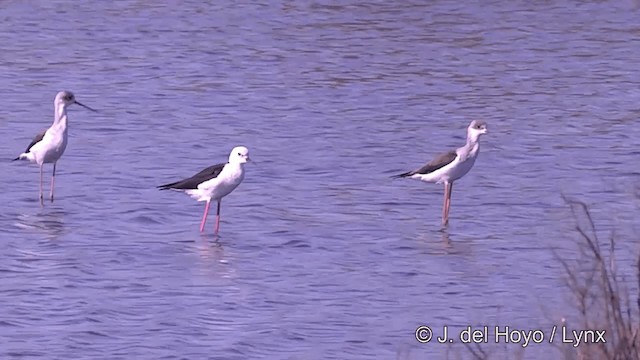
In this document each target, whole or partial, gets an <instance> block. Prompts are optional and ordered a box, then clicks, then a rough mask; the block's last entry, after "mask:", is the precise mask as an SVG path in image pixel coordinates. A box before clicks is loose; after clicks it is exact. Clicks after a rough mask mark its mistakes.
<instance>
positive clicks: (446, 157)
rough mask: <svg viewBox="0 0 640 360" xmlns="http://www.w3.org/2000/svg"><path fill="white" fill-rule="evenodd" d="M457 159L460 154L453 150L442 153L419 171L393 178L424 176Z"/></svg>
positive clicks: (408, 172)
mask: <svg viewBox="0 0 640 360" xmlns="http://www.w3.org/2000/svg"><path fill="white" fill-rule="evenodd" d="M456 157H458V154H457V153H456V151H455V150H451V151H449V152H446V153H442V154H440V155H438V156H436V157H435V158H434V159H433V160H431V161H429V162H428V163H426V164H425V165H424V166H423V167H421V168H420V169H418V170H413V171H407V172H406V173H403V174H400V175H395V176H393V177H407V176H411V175H415V174H422V175H425V174H429V173H432V172H434V171H436V170H438V169H440V168H443V167H445V166H447V165H449V164H450V163H451V162H452V161H453V160H455V159H456Z"/></svg>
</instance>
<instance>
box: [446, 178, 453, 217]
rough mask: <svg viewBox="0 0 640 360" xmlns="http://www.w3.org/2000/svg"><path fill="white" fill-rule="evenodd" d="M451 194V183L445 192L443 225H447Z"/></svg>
mask: <svg viewBox="0 0 640 360" xmlns="http://www.w3.org/2000/svg"><path fill="white" fill-rule="evenodd" d="M451 192H453V183H450V184H449V186H448V187H447V191H446V213H445V214H446V215H445V220H444V225H447V224H448V223H449V209H450V208H451Z"/></svg>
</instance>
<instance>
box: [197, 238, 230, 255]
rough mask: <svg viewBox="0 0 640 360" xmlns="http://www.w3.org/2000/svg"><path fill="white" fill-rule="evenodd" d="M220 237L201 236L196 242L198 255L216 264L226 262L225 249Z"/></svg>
mask: <svg viewBox="0 0 640 360" xmlns="http://www.w3.org/2000/svg"><path fill="white" fill-rule="evenodd" d="M219 240H220V238H219V236H217V235H215V236H205V235H203V236H201V237H200V239H199V240H196V243H195V247H196V249H197V251H198V255H199V256H200V257H201V258H202V259H207V260H212V261H215V262H224V248H223V247H222V243H221V242H220V241H219Z"/></svg>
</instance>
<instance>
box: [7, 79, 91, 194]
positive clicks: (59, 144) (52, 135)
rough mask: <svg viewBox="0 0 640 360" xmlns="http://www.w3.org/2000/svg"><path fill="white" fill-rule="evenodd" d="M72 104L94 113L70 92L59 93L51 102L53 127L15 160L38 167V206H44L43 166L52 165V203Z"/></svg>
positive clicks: (41, 134)
mask: <svg viewBox="0 0 640 360" xmlns="http://www.w3.org/2000/svg"><path fill="white" fill-rule="evenodd" d="M73 104H78V105H80V106H82V107H84V108H86V109H89V110H91V111H96V110H94V109H92V108H90V107H88V106H86V105H83V104H81V103H79V102H78V101H77V100H76V97H75V96H74V95H73V93H72V92H71V91H60V92H59V93H58V94H57V95H56V98H55V100H54V101H53V105H54V111H55V113H54V114H55V116H54V119H53V125H51V127H49V128H48V129H46V130H45V131H42V132H40V133H39V134H38V135H36V136H35V137H34V138H33V140H32V141H31V143H30V144H29V146H27V150H25V152H23V153H22V154H20V155H19V156H18V157H17V158H15V159H13V160H14V161H16V160H29V161H31V162H35V163H36V164H38V166H39V167H40V205H44V195H43V193H42V176H43V175H42V172H43V166H44V164H50V163H53V175H52V176H51V192H50V193H49V198H50V199H51V202H53V188H54V184H55V177H56V164H57V163H58V160H59V159H60V157H61V156H62V154H64V151H65V149H66V148H67V139H68V131H67V129H68V128H67V121H68V116H67V109H68V108H69V106H71V105H73Z"/></svg>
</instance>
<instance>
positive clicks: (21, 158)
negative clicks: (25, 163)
mask: <svg viewBox="0 0 640 360" xmlns="http://www.w3.org/2000/svg"><path fill="white" fill-rule="evenodd" d="M18 160H30V159H29V153H22V154H20V155H19V156H18V157H17V158H15V159H13V160H11V161H18Z"/></svg>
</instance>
